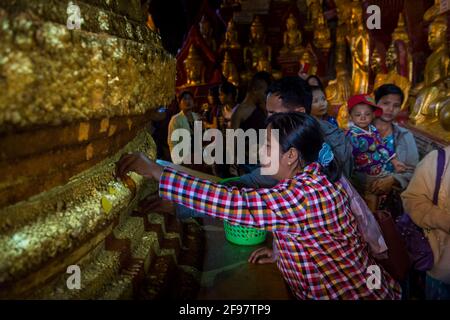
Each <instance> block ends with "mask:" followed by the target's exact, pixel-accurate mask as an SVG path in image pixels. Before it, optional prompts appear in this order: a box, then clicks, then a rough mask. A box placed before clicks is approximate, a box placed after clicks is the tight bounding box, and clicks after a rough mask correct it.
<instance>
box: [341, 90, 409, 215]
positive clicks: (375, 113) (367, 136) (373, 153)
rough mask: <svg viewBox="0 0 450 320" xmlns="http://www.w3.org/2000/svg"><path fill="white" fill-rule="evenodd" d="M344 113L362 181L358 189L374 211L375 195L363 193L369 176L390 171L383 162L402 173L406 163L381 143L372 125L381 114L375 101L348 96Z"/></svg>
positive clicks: (364, 95) (358, 183) (376, 199)
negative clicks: (346, 109) (346, 110)
mask: <svg viewBox="0 0 450 320" xmlns="http://www.w3.org/2000/svg"><path fill="white" fill-rule="evenodd" d="M347 105H348V112H349V115H350V119H351V120H352V122H353V125H352V126H350V128H349V131H348V132H347V137H349V139H350V142H351V144H352V147H353V159H354V162H355V171H356V172H358V173H361V174H360V175H358V176H359V177H361V176H362V177H364V179H360V180H364V181H357V183H356V185H357V186H359V188H358V189H362V190H361V191H362V194H366V196H365V198H366V201H367V203H368V205H369V208H370V209H372V210H375V209H376V208H377V207H378V197H376V196H375V195H372V194H369V193H367V192H366V187H367V186H368V185H369V184H370V183H371V182H372V181H373V179H376V178H380V177H383V176H385V175H387V174H389V173H390V172H389V171H387V169H386V164H388V163H389V162H391V163H392V165H393V166H394V169H395V171H396V172H398V173H399V172H404V171H405V170H406V166H405V164H404V163H403V162H400V161H399V160H397V159H396V155H395V154H392V153H391V152H390V151H389V150H388V149H387V148H386V146H385V145H384V143H383V140H382V139H381V136H380V134H379V132H378V130H377V129H376V128H375V126H374V125H372V121H373V119H374V118H375V117H379V116H381V114H382V113H383V109H381V108H380V107H379V106H377V104H376V103H375V101H374V99H373V98H372V97H370V96H369V95H367V94H359V95H355V96H353V97H351V98H350V99H349V100H348V102H347Z"/></svg>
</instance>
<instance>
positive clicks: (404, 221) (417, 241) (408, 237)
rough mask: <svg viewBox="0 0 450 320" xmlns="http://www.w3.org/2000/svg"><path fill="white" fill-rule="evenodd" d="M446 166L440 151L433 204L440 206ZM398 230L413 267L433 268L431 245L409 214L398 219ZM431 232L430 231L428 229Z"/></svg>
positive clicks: (442, 151) (420, 268) (442, 153)
mask: <svg viewBox="0 0 450 320" xmlns="http://www.w3.org/2000/svg"><path fill="white" fill-rule="evenodd" d="M444 165H445V150H443V149H438V164H437V170H436V182H435V183H436V184H435V187H434V194H433V204H434V205H437V204H438V196H439V191H440V188H441V180H442V175H443V173H444ZM397 228H398V229H399V231H400V233H401V235H402V236H403V238H404V240H405V243H406V247H407V249H408V253H409V256H410V259H411V263H412V267H413V268H414V269H416V270H418V271H428V270H430V269H431V268H433V264H434V256H433V251H432V250H431V246H430V243H429V242H428V239H427V238H426V236H425V234H424V232H423V230H422V228H420V227H419V226H417V225H416V224H415V223H414V222H413V221H412V219H411V217H410V216H409V214H407V213H403V214H402V215H401V216H400V217H399V218H398V219H397ZM426 231H427V232H429V231H430V230H429V229H426Z"/></svg>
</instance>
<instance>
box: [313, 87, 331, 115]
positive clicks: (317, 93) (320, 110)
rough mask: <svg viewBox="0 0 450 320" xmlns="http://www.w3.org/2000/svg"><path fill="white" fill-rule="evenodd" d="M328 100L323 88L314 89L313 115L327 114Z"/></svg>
mask: <svg viewBox="0 0 450 320" xmlns="http://www.w3.org/2000/svg"><path fill="white" fill-rule="evenodd" d="M327 111H328V102H327V98H326V97H325V94H324V93H323V91H322V90H314V91H313V100H312V104H311V115H312V116H314V117H317V118H321V117H323V116H324V115H326V114H327Z"/></svg>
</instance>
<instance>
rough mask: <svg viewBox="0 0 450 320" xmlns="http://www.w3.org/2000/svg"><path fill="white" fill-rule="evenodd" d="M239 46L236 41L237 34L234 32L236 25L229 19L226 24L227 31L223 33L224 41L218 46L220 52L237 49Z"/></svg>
mask: <svg viewBox="0 0 450 320" xmlns="http://www.w3.org/2000/svg"><path fill="white" fill-rule="evenodd" d="M240 47H241V45H240V44H239V40H238V33H237V30H236V25H235V24H234V21H233V19H231V20H230V21H229V22H228V24H227V31H226V32H225V40H224V42H223V43H222V45H221V46H220V49H221V50H224V49H239V48H240Z"/></svg>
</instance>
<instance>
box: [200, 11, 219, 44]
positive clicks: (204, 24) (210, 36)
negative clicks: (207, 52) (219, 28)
mask: <svg viewBox="0 0 450 320" xmlns="http://www.w3.org/2000/svg"><path fill="white" fill-rule="evenodd" d="M199 29H200V33H201V35H202V37H203V39H204V40H205V42H206V44H207V45H208V47H209V48H210V49H211V50H212V51H214V52H215V51H216V40H214V30H213V29H212V28H211V23H210V22H209V20H208V18H207V17H206V16H203V17H202V19H201V20H200V23H199Z"/></svg>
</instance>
